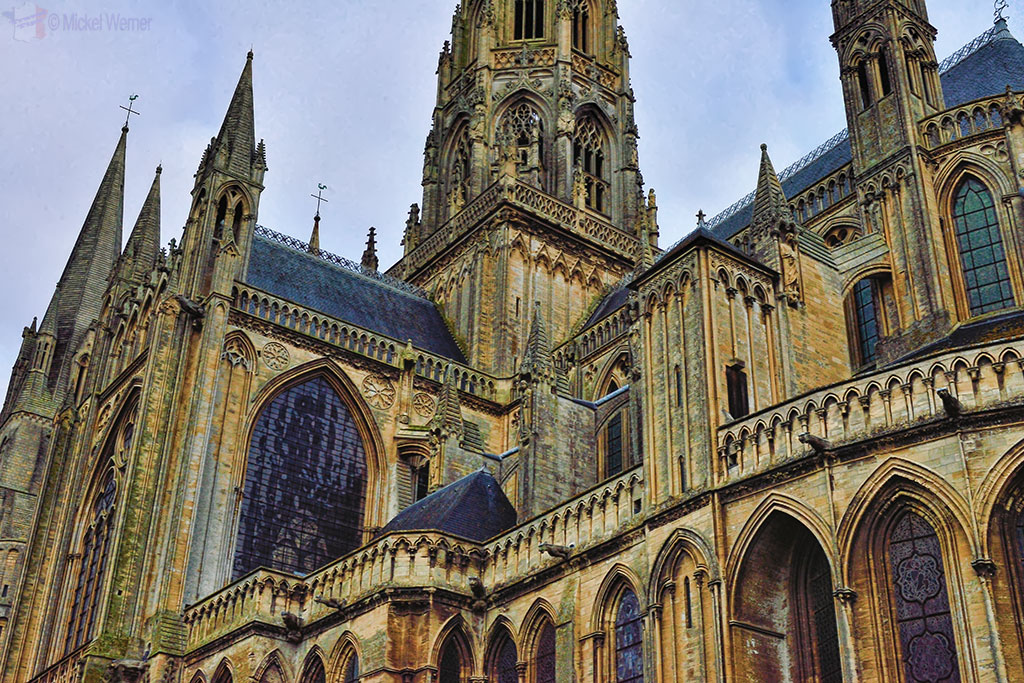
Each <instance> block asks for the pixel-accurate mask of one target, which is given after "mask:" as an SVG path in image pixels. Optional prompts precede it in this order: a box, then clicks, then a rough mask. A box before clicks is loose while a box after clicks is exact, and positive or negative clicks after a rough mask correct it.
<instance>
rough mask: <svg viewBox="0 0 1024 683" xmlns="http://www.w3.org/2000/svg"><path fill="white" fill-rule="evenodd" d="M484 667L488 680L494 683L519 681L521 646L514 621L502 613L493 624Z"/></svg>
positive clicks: (515, 682) (514, 682)
mask: <svg viewBox="0 0 1024 683" xmlns="http://www.w3.org/2000/svg"><path fill="white" fill-rule="evenodd" d="M487 640H488V645H487V652H486V654H485V656H484V667H485V671H486V673H487V676H488V680H490V681H494V683H518V681H519V674H518V672H517V670H516V667H517V665H518V664H519V647H518V646H517V644H516V636H515V629H514V627H513V625H512V622H511V621H509V620H508V618H506V617H505V616H504V615H501V616H499V617H498V618H497V620H495V622H494V624H492V625H491V629H490V633H489V635H488V638H487Z"/></svg>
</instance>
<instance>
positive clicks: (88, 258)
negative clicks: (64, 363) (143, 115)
mask: <svg viewBox="0 0 1024 683" xmlns="http://www.w3.org/2000/svg"><path fill="white" fill-rule="evenodd" d="M127 139H128V127H127V126H125V127H124V128H122V129H121V137H120V138H119V139H118V141H117V147H115V148H114V155H113V156H112V157H111V159H110V163H109V164H107V170H106V173H104V174H103V180H102V182H100V187H99V189H98V190H97V191H96V197H95V198H94V199H93V200H92V206H91V207H89V213H88V215H87V216H86V218H85V223H84V224H83V225H82V230H81V232H79V234H78V240H77V241H76V242H75V246H74V249H72V251H71V256H70V257H69V258H68V262H67V265H66V266H64V272H63V274H62V275H61V276H60V282H59V283H58V285H57V292H56V293H55V294H54V298H53V301H52V302H51V309H52V311H51V310H48V311H47V316H50V315H51V314H52V315H53V317H54V320H53V321H52V322H53V323H55V324H56V327H57V330H58V332H59V334H60V336H62V337H64V336H65V335H68V334H70V333H71V331H72V329H73V328H74V327H76V326H75V321H76V320H78V321H79V322H80V323H81V324H80V325H79V327H81V328H82V329H84V328H85V327H87V326H88V325H89V324H90V323H91V322H92V319H93V318H96V317H98V316H99V311H100V304H101V300H102V298H103V294H104V292H105V291H106V289H107V279H108V278H109V277H110V272H111V270H113V268H114V264H115V263H116V262H117V258H118V256H120V253H121V239H122V230H123V223H124V164H125V161H124V158H125V147H126V145H127ZM45 322H46V320H45V318H44V324H45Z"/></svg>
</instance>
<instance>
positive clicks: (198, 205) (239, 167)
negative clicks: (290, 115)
mask: <svg viewBox="0 0 1024 683" xmlns="http://www.w3.org/2000/svg"><path fill="white" fill-rule="evenodd" d="M252 62H253V54H252V52H250V53H249V54H248V55H247V56H246V61H245V67H244V68H243V69H242V74H241V76H240V77H239V79H238V85H236V86H235V92H234V95H232V97H231V103H230V104H229V105H228V110H227V113H226V114H225V116H224V122H223V123H222V124H221V128H220V132H219V133H218V134H217V136H216V137H215V138H212V139H211V140H210V144H209V145H208V146H207V148H206V151H205V152H204V153H203V158H202V161H201V162H200V164H199V170H198V171H197V172H196V176H195V177H196V182H195V186H194V187H193V190H192V197H193V202H192V210H191V212H190V214H189V219H188V221H187V222H186V224H185V234H184V237H183V238H182V250H183V252H184V264H183V270H182V277H181V279H180V281H179V289H180V290H181V293H182V294H184V295H185V296H187V297H189V298H191V299H196V300H199V299H202V298H204V297H206V296H208V295H209V294H210V293H211V291H212V288H213V283H214V279H215V278H214V271H215V269H216V268H217V259H218V257H219V256H220V254H221V253H222V252H223V251H224V250H225V249H226V248H227V247H228V246H229V245H233V249H232V251H235V252H237V254H238V256H239V258H232V259H231V265H230V266H226V265H222V266H221V268H222V269H223V268H225V267H227V268H229V269H230V270H231V271H232V272H231V273H222V274H220V275H219V276H218V278H216V279H217V280H218V282H221V283H225V282H231V281H233V280H234V279H235V278H236V277H238V276H240V275H241V274H243V273H244V272H245V269H246V265H247V263H248V254H249V247H250V245H251V243H252V234H253V230H254V228H255V225H256V214H257V208H258V206H259V197H260V194H261V193H262V191H263V177H264V175H265V173H266V171H267V160H266V148H265V146H264V144H263V141H262V140H261V141H260V143H259V144H258V145H257V144H256V137H255V124H254V122H253V121H254V116H253V94H252Z"/></svg>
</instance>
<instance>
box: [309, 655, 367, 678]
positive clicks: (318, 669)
mask: <svg viewBox="0 0 1024 683" xmlns="http://www.w3.org/2000/svg"><path fill="white" fill-rule="evenodd" d="M352 657H353V658H354V657H355V655H352ZM348 681H349V679H348V678H346V679H345V683H348ZM302 683H327V672H326V671H324V663H323V661H321V659H320V658H319V657H317V656H316V655H314V656H313V658H312V659H310V660H309V662H308V663H307V664H306V668H305V670H304V671H303V672H302Z"/></svg>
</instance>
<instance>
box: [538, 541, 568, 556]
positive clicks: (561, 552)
mask: <svg viewBox="0 0 1024 683" xmlns="http://www.w3.org/2000/svg"><path fill="white" fill-rule="evenodd" d="M537 547H538V549H539V550H540V551H541V552H542V553H547V554H548V555H550V556H551V557H557V558H560V559H563V560H567V559H569V555H571V554H572V546H567V545H554V544H553V543H541V544H540V545H539V546H537Z"/></svg>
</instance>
